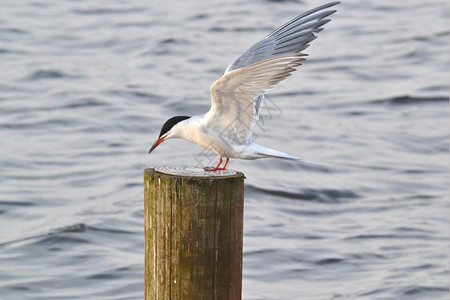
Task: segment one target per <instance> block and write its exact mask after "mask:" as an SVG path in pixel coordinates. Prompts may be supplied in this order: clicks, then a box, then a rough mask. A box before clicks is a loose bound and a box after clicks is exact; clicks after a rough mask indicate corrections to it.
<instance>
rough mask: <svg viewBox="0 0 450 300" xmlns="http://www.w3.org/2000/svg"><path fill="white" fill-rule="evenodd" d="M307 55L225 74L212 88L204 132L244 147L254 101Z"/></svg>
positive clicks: (249, 134) (252, 113)
mask: <svg viewBox="0 0 450 300" xmlns="http://www.w3.org/2000/svg"><path fill="white" fill-rule="evenodd" d="M304 56H306V54H302V53H296V54H288V55H282V56H276V57H271V58H268V59H265V60H262V61H259V62H256V63H254V64H251V65H249V66H246V67H243V68H240V69H237V70H234V71H231V72H228V73H226V74H224V75H223V76H222V77H220V78H219V79H218V80H216V82H214V83H213V84H212V85H211V100H212V105H211V109H210V111H209V112H208V113H207V114H206V115H205V120H206V122H207V123H209V124H208V126H206V127H207V128H210V130H214V131H215V134H219V135H220V136H221V138H223V139H226V140H227V141H228V142H231V143H233V144H247V143H248V142H249V141H250V140H251V134H252V129H253V126H254V122H255V115H256V114H257V111H256V107H255V102H254V99H256V98H257V97H258V96H259V95H264V94H266V93H267V92H268V91H269V90H270V89H271V88H273V87H274V86H275V85H276V84H278V83H279V82H280V81H282V80H284V79H286V78H287V77H288V76H290V75H291V73H292V72H294V71H295V70H296V67H298V66H300V65H301V63H300V62H301V61H303V60H304V59H305V58H304Z"/></svg>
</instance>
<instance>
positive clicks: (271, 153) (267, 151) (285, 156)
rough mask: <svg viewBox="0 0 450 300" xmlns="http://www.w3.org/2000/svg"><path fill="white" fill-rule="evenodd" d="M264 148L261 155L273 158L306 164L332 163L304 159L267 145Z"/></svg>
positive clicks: (260, 152)
mask: <svg viewBox="0 0 450 300" xmlns="http://www.w3.org/2000/svg"><path fill="white" fill-rule="evenodd" d="M263 148H264V150H263V151H259V152H258V154H259V155H261V157H271V158H278V159H285V160H293V161H298V162H300V163H304V164H312V165H322V166H330V164H327V163H321V162H317V161H310V160H304V159H302V158H300V157H297V156H293V155H290V154H287V153H284V152H281V151H277V150H274V149H270V148H265V147H263Z"/></svg>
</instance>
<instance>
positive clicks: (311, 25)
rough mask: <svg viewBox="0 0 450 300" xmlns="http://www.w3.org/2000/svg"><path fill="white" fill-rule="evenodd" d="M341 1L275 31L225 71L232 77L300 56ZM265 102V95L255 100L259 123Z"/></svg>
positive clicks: (308, 12) (320, 8) (300, 16)
mask: <svg viewBox="0 0 450 300" xmlns="http://www.w3.org/2000/svg"><path fill="white" fill-rule="evenodd" d="M339 3H340V2H339V1H336V2H331V3H328V4H324V5H321V6H319V7H316V8H314V9H312V10H309V11H307V12H305V13H303V14H301V15H299V16H297V17H295V18H294V19H292V20H291V21H289V22H287V23H286V24H284V25H283V26H281V27H280V28H278V29H276V30H275V31H273V32H272V33H271V34H269V35H268V36H267V37H266V38H264V39H262V40H261V41H259V42H257V43H256V44H254V45H253V46H251V47H250V48H248V49H247V50H245V51H244V53H242V54H241V55H240V56H239V57H238V58H236V59H235V60H234V61H233V62H232V63H231V64H230V65H229V66H228V68H227V69H226V70H225V73H228V72H230V71H232V70H236V69H239V68H242V67H245V66H248V65H251V64H253V63H255V62H258V61H261V60H264V59H267V58H270V57H275V56H280V55H286V54H294V53H300V52H301V51H303V50H305V49H306V48H308V46H309V43H310V42H311V41H313V40H315V39H316V35H315V33H318V32H320V31H322V30H323V28H322V26H323V25H325V24H326V23H328V22H330V21H331V20H330V19H326V17H328V16H330V15H331V14H333V13H335V12H336V10H326V9H327V8H330V7H332V6H334V5H337V4H339ZM263 102H264V95H259V96H258V97H256V99H255V119H256V120H257V119H258V118H259V112H260V108H261V106H262V104H263Z"/></svg>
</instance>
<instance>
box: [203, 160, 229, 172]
mask: <svg viewBox="0 0 450 300" xmlns="http://www.w3.org/2000/svg"><path fill="white" fill-rule="evenodd" d="M229 160H230V159H229V158H228V157H227V160H226V161H225V165H224V166H223V167H222V168H219V166H220V165H221V164H222V158H220V160H219V163H218V164H217V166H215V167H214V168H204V169H203V170H205V171H212V172H213V171H221V170H226V168H227V164H228V161H229Z"/></svg>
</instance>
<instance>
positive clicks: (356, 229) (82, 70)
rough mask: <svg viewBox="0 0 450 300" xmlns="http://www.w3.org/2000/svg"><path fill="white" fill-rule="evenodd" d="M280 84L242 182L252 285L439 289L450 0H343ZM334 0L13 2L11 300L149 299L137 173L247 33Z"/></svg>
mask: <svg viewBox="0 0 450 300" xmlns="http://www.w3.org/2000/svg"><path fill="white" fill-rule="evenodd" d="M343 2H344V3H342V4H340V5H339V7H338V9H339V11H338V13H336V14H335V15H333V21H332V22H331V23H329V24H327V25H326V29H325V31H323V32H321V33H320V34H319V38H318V39H317V40H316V41H314V42H313V44H312V46H311V47H310V48H309V49H308V53H309V54H310V57H309V58H308V60H307V61H306V62H305V64H304V65H303V66H302V67H301V68H300V70H299V71H298V72H297V73H296V74H295V75H293V76H292V77H290V78H289V80H287V81H285V82H283V83H282V84H280V86H278V87H277V89H275V90H274V91H273V93H271V96H270V100H269V101H267V102H266V107H264V108H263V113H264V115H263V122H262V123H261V124H260V126H259V127H258V130H257V138H256V141H257V142H258V143H260V144H262V145H265V146H268V147H272V148H276V149H279V150H281V151H285V152H288V153H291V154H294V155H300V156H303V157H304V158H306V159H309V160H316V161H322V162H329V163H332V164H333V166H332V167H326V168H325V167H320V168H319V167H312V166H304V165H298V164H296V163H292V162H284V161H277V160H259V161H235V160H234V161H233V160H232V161H231V168H233V169H237V170H240V171H242V172H244V173H245V174H246V177H247V179H246V191H245V192H246V207H245V236H244V279H243V280H244V281H243V295H244V299H246V300H253V299H448V293H449V268H448V261H449V256H448V253H449V239H448V238H449V196H448V195H449V194H448V182H449V179H450V178H449V143H448V142H449V50H450V49H449V12H448V11H449V4H448V1H443V0H439V1H438V0H433V1H418V0H408V1H406V0H405V1H387V0H379V1H374V0H372V1H356V0H355V1H343ZM322 3H323V1H263V0H261V1H226V2H225V1H208V2H206V1H195V2H192V1H190V2H187V1H185V2H183V1H143V0H142V1H140V0H133V1H120V2H119V1H105V0H103V1H42V0H41V1H39V0H36V1H2V5H1V9H0V66H1V72H0V151H1V152H0V299H142V298H143V291H144V277H143V274H144V259H143V252H144V238H143V234H144V233H143V186H142V177H143V174H142V172H143V169H144V168H147V167H150V166H155V165H164V164H190V165H196V164H197V165H209V164H212V163H213V162H211V161H210V160H211V159H215V157H214V156H212V157H211V156H209V155H207V154H206V153H205V152H203V151H202V149H201V148H199V147H197V146H196V145H192V144H190V143H189V142H186V141H182V140H171V141H168V142H166V143H165V144H163V145H162V146H160V148H158V149H157V150H156V151H155V152H154V153H152V155H151V156H147V155H146V153H147V151H148V148H149V147H150V145H151V144H152V143H153V142H154V140H155V139H156V137H157V134H158V132H159V129H160V126H161V124H162V123H163V122H164V121H165V120H166V119H167V118H168V117H170V116H173V115H186V114H188V115H189V114H201V113H204V112H206V111H207V110H208V107H209V86H210V84H211V83H212V82H214V81H215V80H216V79H217V78H218V77H219V76H220V75H221V73H222V72H223V70H224V69H225V68H226V66H227V65H228V64H229V63H230V62H231V61H232V60H233V59H234V58H235V57H236V56H237V55H239V54H240V53H241V52H242V51H243V50H244V49H245V48H246V47H248V46H250V45H251V43H253V42H256V41H257V40H259V39H260V38H262V37H264V36H265V35H266V34H267V33H269V32H270V31H271V30H273V29H275V27H277V26H279V25H281V24H282V23H283V22H285V21H287V20H289V19H290V18H292V17H294V16H296V15H297V14H299V13H301V12H303V11H305V10H307V9H310V8H313V7H314V6H317V5H320V4H322Z"/></svg>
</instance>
